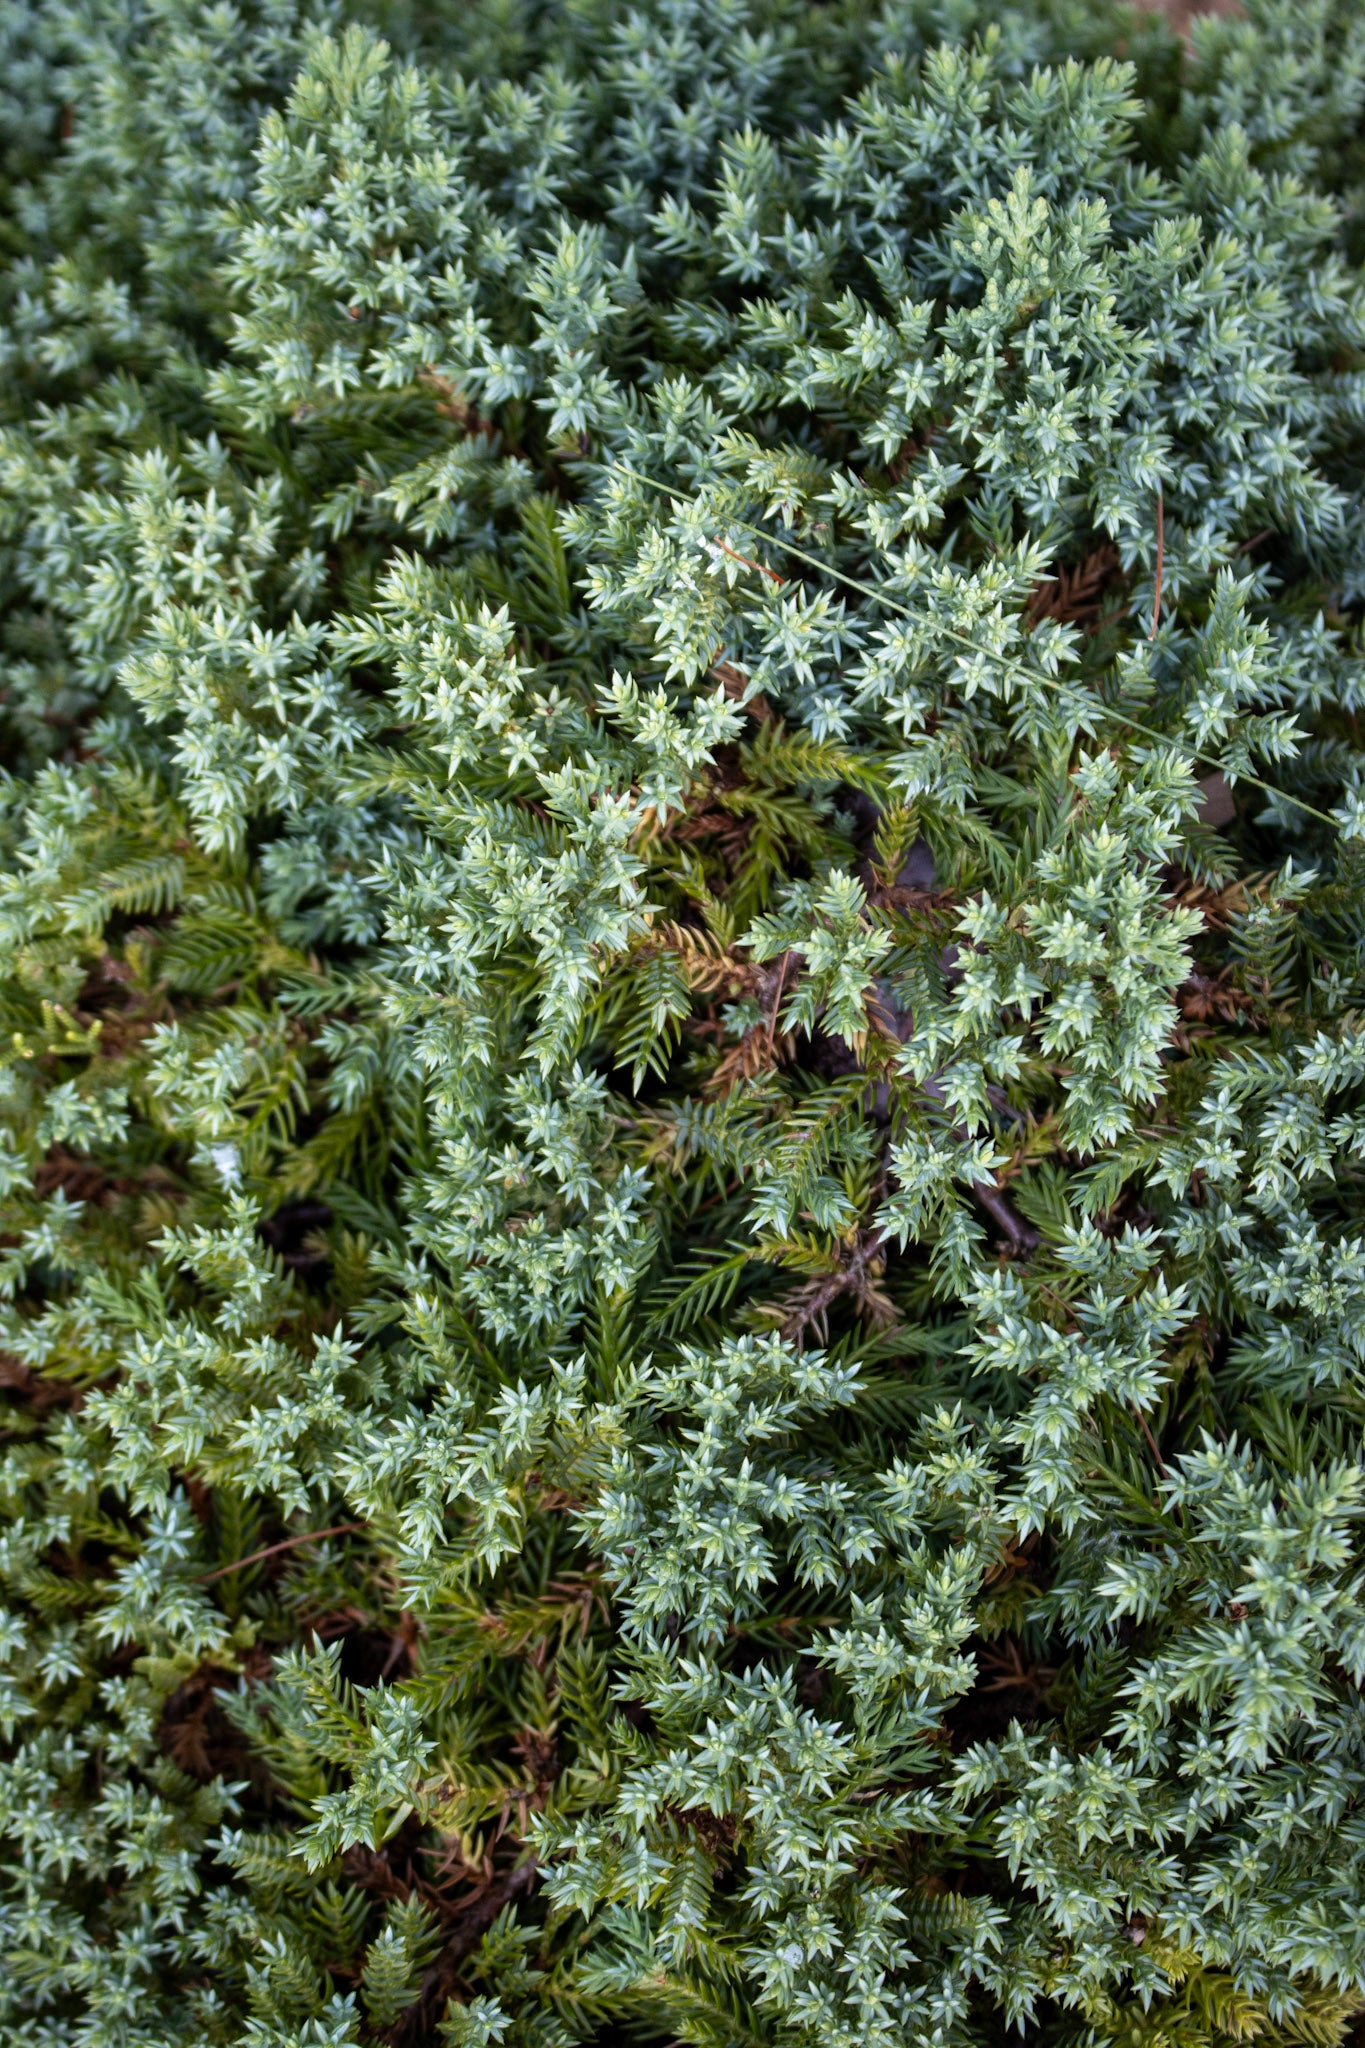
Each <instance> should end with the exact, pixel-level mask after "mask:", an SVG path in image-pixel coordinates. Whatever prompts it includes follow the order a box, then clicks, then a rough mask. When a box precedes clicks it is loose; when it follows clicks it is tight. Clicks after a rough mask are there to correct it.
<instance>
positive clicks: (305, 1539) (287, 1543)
mask: <svg viewBox="0 0 1365 2048" xmlns="http://www.w3.org/2000/svg"><path fill="white" fill-rule="evenodd" d="M364 1527H365V1524H364V1523H363V1522H338V1523H337V1526H336V1527H335V1528H334V1529H305V1531H304V1533H303V1534H302V1536H286V1537H285V1539H284V1541H283V1542H282V1543H267V1545H266V1547H265V1549H264V1550H253V1551H252V1553H251V1555H250V1557H239V1558H237V1559H236V1560H235V1562H234V1563H232V1564H221V1565H219V1567H218V1569H217V1571H216V1572H204V1573H202V1574H201V1575H200V1578H199V1580H198V1583H199V1584H200V1585H201V1586H210V1585H212V1584H213V1581H214V1580H215V1579H225V1578H227V1577H228V1576H229V1574H230V1573H232V1572H244V1571H245V1570H246V1568H247V1566H248V1565H249V1564H259V1563H260V1562H261V1560H262V1558H266V1557H278V1556H279V1554H280V1552H281V1551H282V1550H297V1549H298V1547H299V1545H300V1544H301V1543H321V1542H322V1540H323V1538H324V1537H325V1536H354V1535H355V1534H356V1533H357V1531H359V1530H361V1529H363V1528H364Z"/></svg>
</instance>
